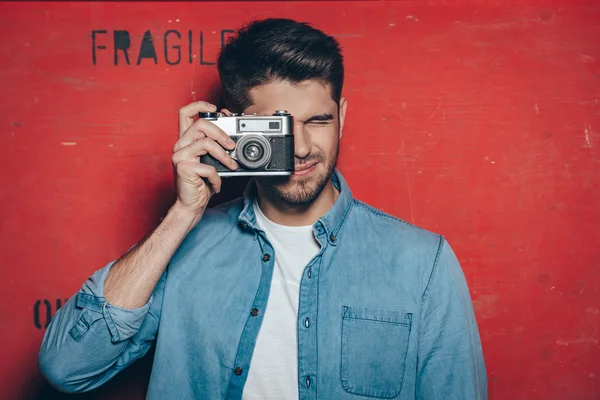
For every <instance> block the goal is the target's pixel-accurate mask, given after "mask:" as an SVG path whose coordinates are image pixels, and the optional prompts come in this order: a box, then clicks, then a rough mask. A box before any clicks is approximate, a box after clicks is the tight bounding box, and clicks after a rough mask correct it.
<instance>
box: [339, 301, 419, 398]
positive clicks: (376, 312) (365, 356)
mask: <svg viewBox="0 0 600 400" xmlns="http://www.w3.org/2000/svg"><path fill="white" fill-rule="evenodd" d="M411 326H412V314H411V313H407V312H400V311H391V310H381V309H374V308H360V307H348V306H344V307H343V314H342V335H341V338H342V343H341V346H342V347H341V368H340V374H341V383H342V387H343V388H344V390H345V391H346V392H348V393H352V394H357V395H361V396H369V397H379V398H387V399H391V398H394V397H397V396H398V395H399V394H400V391H401V389H402V381H403V378H404V370H405V364H406V354H407V351H408V342H409V338H410V331H411Z"/></svg>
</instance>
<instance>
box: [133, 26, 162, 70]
mask: <svg viewBox="0 0 600 400" xmlns="http://www.w3.org/2000/svg"><path fill="white" fill-rule="evenodd" d="M142 58H153V59H154V64H158V58H156V49H155V48H154V42H153V41H152V34H151V33H150V31H146V32H145V33H144V38H143V39H142V44H141V45H140V54H139V55H138V60H137V65H140V63H141V62H142Z"/></svg>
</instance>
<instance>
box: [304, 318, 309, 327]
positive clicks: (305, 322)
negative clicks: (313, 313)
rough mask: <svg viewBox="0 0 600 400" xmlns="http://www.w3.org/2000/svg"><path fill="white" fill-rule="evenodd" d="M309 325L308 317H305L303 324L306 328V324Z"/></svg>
mask: <svg viewBox="0 0 600 400" xmlns="http://www.w3.org/2000/svg"><path fill="white" fill-rule="evenodd" d="M309 325H310V323H309V320H308V318H306V319H305V320H304V326H305V327H307V328H308V326H309Z"/></svg>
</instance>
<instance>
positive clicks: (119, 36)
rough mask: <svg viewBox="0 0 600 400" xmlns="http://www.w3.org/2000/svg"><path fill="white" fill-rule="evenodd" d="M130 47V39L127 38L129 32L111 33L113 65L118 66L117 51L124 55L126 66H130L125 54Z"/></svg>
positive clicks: (127, 56)
mask: <svg viewBox="0 0 600 400" xmlns="http://www.w3.org/2000/svg"><path fill="white" fill-rule="evenodd" d="M130 47H131V37H130V36H129V31H114V32H113V48H114V51H115V65H118V64H119V50H123V54H125V61H127V65H131V63H130V62H129V54H127V50H129V48H130Z"/></svg>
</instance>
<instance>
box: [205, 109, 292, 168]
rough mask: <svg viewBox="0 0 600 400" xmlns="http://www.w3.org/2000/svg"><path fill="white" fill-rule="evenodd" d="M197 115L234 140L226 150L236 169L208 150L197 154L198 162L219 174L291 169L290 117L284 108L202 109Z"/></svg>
mask: <svg viewBox="0 0 600 400" xmlns="http://www.w3.org/2000/svg"><path fill="white" fill-rule="evenodd" d="M198 116H199V118H203V119H205V120H208V121H211V122H212V123H213V124H215V125H217V126H218V127H219V128H221V129H222V130H223V131H224V132H225V133H226V134H227V135H228V136H229V137H230V138H231V139H232V140H233V141H234V142H235V143H236V146H235V149H233V150H228V149H225V151H226V152H227V153H229V155H230V156H231V157H232V158H233V159H234V160H236V161H237V163H238V166H239V168H238V169H237V170H231V169H230V168H229V167H227V166H225V165H223V164H222V163H221V162H220V161H219V160H217V159H216V158H214V157H213V156H211V155H210V154H205V155H202V156H200V162H201V163H203V164H208V165H212V166H214V167H215V168H216V170H217V173H218V174H219V175H220V176H282V175H292V174H293V173H294V136H293V118H292V116H291V115H290V114H288V113H287V111H276V112H275V113H274V114H273V115H271V116H257V115H256V114H253V115H244V114H241V115H238V114H232V115H231V116H227V115H225V114H222V113H217V112H201V113H199V115H198Z"/></svg>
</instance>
